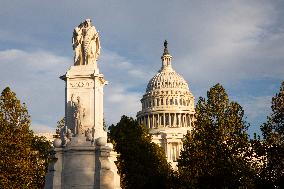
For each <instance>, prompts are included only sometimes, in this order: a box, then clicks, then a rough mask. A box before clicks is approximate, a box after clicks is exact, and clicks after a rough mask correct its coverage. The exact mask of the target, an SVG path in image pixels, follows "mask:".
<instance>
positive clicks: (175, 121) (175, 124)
mask: <svg viewBox="0 0 284 189" xmlns="http://www.w3.org/2000/svg"><path fill="white" fill-rule="evenodd" d="M173 126H174V127H176V126H177V114H176V113H174V122H173Z"/></svg>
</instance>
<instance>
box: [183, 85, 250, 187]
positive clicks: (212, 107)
mask: <svg viewBox="0 0 284 189" xmlns="http://www.w3.org/2000/svg"><path fill="white" fill-rule="evenodd" d="M195 111H196V114H195V116H196V122H195V129H194V130H193V131H192V132H191V133H188V134H187V135H186V136H185V139H184V149H183V150H182V152H181V156H180V159H179V160H178V168H179V176H180V182H181V186H180V188H239V187H247V188H253V186H254V177H255V172H254V169H253V168H252V166H251V165H252V164H253V163H252V161H251V157H252V154H253V152H252V150H251V148H250V145H249V140H248V136H247V133H246V130H247V128H248V125H247V123H246V122H245V121H244V111H243V109H242V107H241V106H240V105H239V104H238V103H236V102H230V101H229V98H228V95H227V94H226V91H225V89H224V88H223V87H222V86H221V85H220V84H217V85H215V86H213V87H212V88H211V89H210V91H208V92H207V100H206V99H205V98H202V97H200V98H199V101H198V103H197V105H196V109H195Z"/></svg>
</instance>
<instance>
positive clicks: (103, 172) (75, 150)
mask: <svg viewBox="0 0 284 189" xmlns="http://www.w3.org/2000/svg"><path fill="white" fill-rule="evenodd" d="M84 138H85V137H82V136H80V137H74V138H72V140H71V142H69V143H68V144H67V145H66V146H65V147H62V148H54V149H52V151H51V162H50V164H49V168H48V173H47V175H46V183H45V189H69V188H76V189H94V188H97V189H101V188H104V189H114V188H120V186H119V183H117V178H118V179H119V176H118V174H117V169H116V167H113V165H114V163H113V162H112V161H111V159H113V158H111V155H110V153H111V151H112V148H111V147H109V146H106V145H104V146H99V145H93V144H92V143H91V142H90V141H86V138H85V140H83V139H84Z"/></svg>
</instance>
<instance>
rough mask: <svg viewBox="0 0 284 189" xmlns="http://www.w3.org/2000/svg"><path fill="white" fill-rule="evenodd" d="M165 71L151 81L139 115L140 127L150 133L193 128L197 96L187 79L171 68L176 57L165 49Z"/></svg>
mask: <svg viewBox="0 0 284 189" xmlns="http://www.w3.org/2000/svg"><path fill="white" fill-rule="evenodd" d="M161 58H162V68H161V69H160V70H159V72H158V73H157V74H156V75H155V76H154V77H153V78H152V79H150V81H149V83H148V85H147V88H146V92H145V94H144V95H143V98H142V99H141V103H142V110H141V111H139V112H138V113H137V118H138V121H140V123H144V124H146V125H147V127H148V128H150V129H156V128H160V127H191V126H192V122H193V115H194V113H195V111H194V96H193V95H192V93H191V92H190V90H189V87H188V84H187V82H186V81H185V79H184V78H183V77H182V76H181V75H179V74H178V73H177V72H176V71H175V70H174V69H173V68H172V65H171V60H172V56H171V55H170V54H169V52H168V50H167V46H166V45H165V49H164V53H163V56H162V57H161Z"/></svg>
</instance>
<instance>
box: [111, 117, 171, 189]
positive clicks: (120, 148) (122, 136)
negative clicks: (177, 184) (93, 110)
mask: <svg viewBox="0 0 284 189" xmlns="http://www.w3.org/2000/svg"><path fill="white" fill-rule="evenodd" d="M109 130H110V132H109V136H110V139H111V141H112V142H113V144H114V149H115V151H117V152H118V153H119V154H120V155H119V156H118V161H117V166H118V170H119V173H120V176H121V186H122V188H126V189H127V188H131V189H132V188H137V189H140V188H141V189H142V188H170V175H171V167H170V165H169V164H168V163H167V161H166V157H165V153H164V151H163V149H162V148H160V147H159V146H158V145H156V144H154V143H153V142H151V136H150V135H149V133H148V130H147V129H146V128H145V127H144V126H142V125H139V124H138V122H137V121H135V120H134V119H133V118H129V117H127V116H122V118H121V120H120V121H119V123H117V124H116V126H114V125H112V126H110V128H109Z"/></svg>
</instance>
